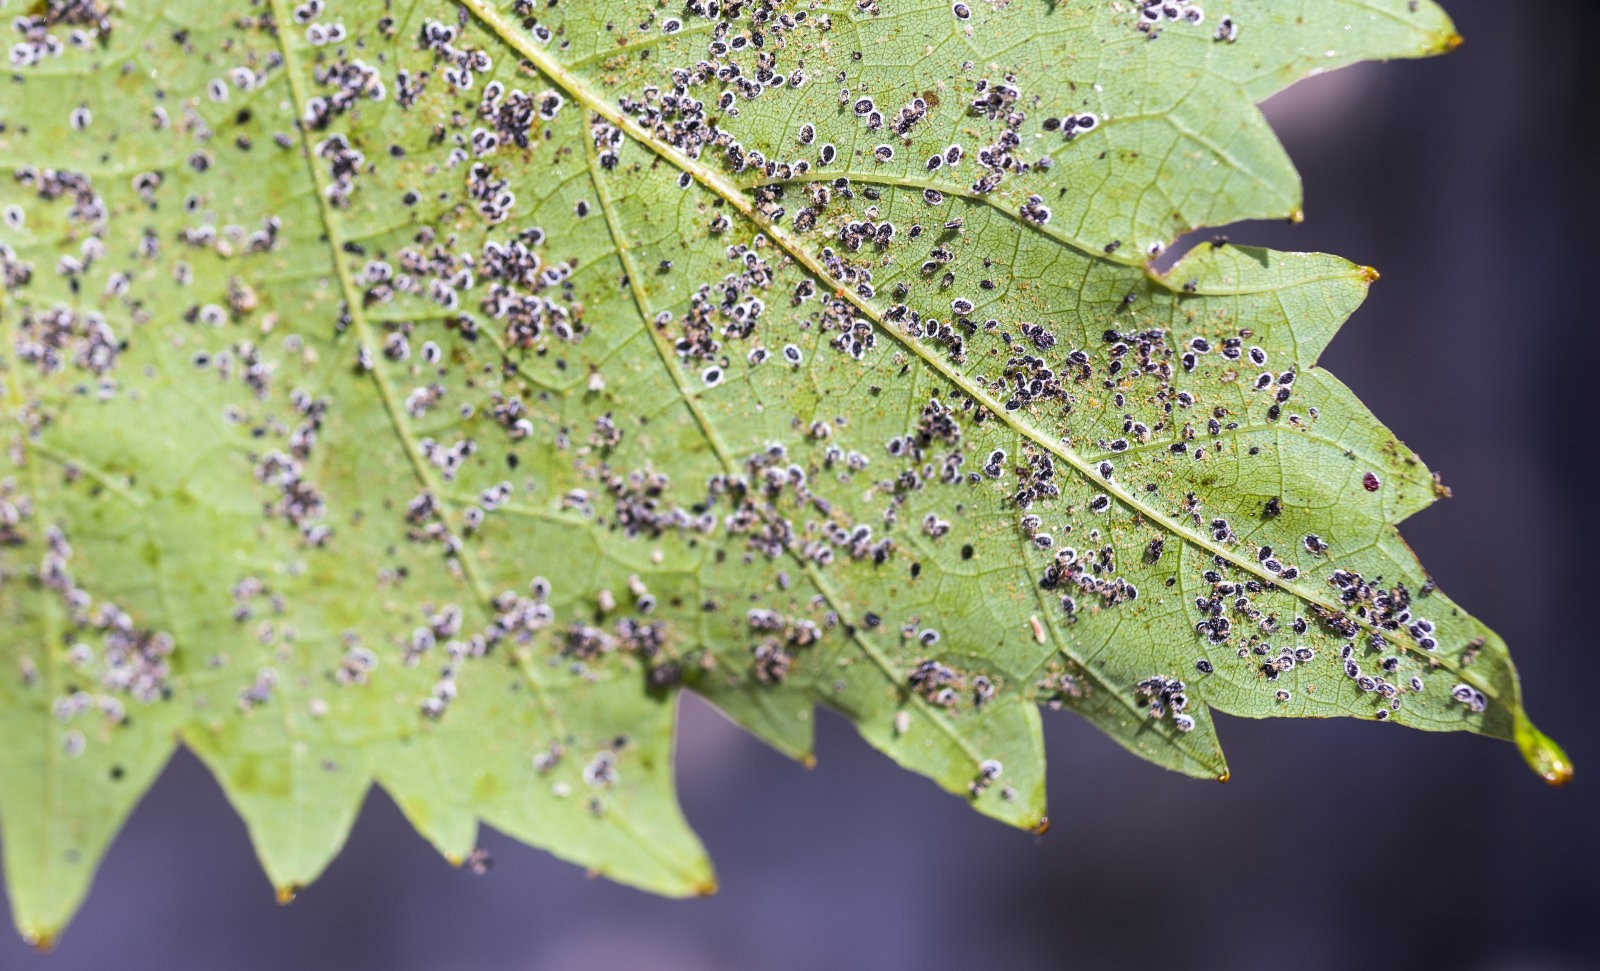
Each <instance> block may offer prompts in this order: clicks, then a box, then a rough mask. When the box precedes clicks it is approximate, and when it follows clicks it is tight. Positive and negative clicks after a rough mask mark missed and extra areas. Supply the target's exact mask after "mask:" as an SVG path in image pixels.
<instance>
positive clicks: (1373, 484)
mask: <svg viewBox="0 0 1600 971" xmlns="http://www.w3.org/2000/svg"><path fill="white" fill-rule="evenodd" d="M1380 485H1382V483H1381V482H1379V481H1378V473H1376V472H1368V473H1367V474H1366V475H1363V476H1362V477H1361V488H1363V489H1365V490H1367V491H1368V492H1377V491H1378V487H1379V486H1380Z"/></svg>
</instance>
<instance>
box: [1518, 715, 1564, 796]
mask: <svg viewBox="0 0 1600 971" xmlns="http://www.w3.org/2000/svg"><path fill="white" fill-rule="evenodd" d="M1516 740H1517V747H1518V748H1519V749H1521V750H1522V757H1523V758H1524V759H1526V760H1527V762H1528V767H1529V768H1530V769H1532V770H1533V771H1534V772H1535V773H1536V774H1537V775H1538V776H1539V778H1541V779H1543V780H1544V781H1545V782H1547V783H1549V784H1550V785H1552V786H1554V787H1556V788H1558V789H1559V788H1561V787H1562V786H1564V785H1566V784H1567V783H1569V782H1571V781H1572V773H1573V766H1572V760H1571V759H1570V758H1568V757H1567V753H1566V752H1565V751H1563V750H1562V748H1561V746H1560V745H1557V744H1556V742H1555V740H1554V739H1552V738H1551V737H1550V736H1548V735H1546V734H1545V733H1544V732H1541V731H1539V730H1538V729H1537V728H1534V727H1533V723H1532V722H1530V721H1528V719H1527V718H1526V717H1525V716H1524V717H1522V718H1520V719H1518V721H1517V728H1516Z"/></svg>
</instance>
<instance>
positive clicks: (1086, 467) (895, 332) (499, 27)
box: [273, 0, 1499, 698]
mask: <svg viewBox="0 0 1600 971" xmlns="http://www.w3.org/2000/svg"><path fill="white" fill-rule="evenodd" d="M273 2H274V4H275V5H277V4H281V3H282V2H283V0H273ZM460 2H461V4H462V6H463V7H465V8H466V9H467V10H468V11H470V12H471V13H472V14H473V15H474V16H475V17H477V18H478V20H479V21H481V22H482V23H483V24H484V25H485V26H486V27H488V28H489V30H490V31H492V32H493V33H494V34H495V35H497V36H498V37H499V38H500V39H501V41H503V42H504V43H505V44H506V45H507V46H509V47H510V48H511V49H512V50H514V51H516V52H517V53H518V54H520V55H522V56H523V57H525V58H526V59H527V60H528V61H529V62H530V63H532V64H533V66H534V67H535V68H537V69H538V70H539V71H540V73H542V74H544V75H545V76H546V77H547V78H549V79H550V81H551V82H552V83H553V84H555V85H557V86H558V87H560V88H561V89H562V90H563V91H565V92H566V93H567V95H568V96H570V97H571V98H572V99H573V100H574V101H576V102H578V103H579V104H581V105H583V106H584V107H585V108H588V109H589V110H591V111H593V112H595V113H596V114H598V115H600V116H601V117H602V118H604V119H605V120H606V121H608V122H610V123H611V124H612V125H615V126H616V127H617V128H620V129H621V130H623V131H625V132H627V133H628V135H629V136H630V137H631V138H633V139H634V140H635V141H637V142H638V143H639V144H641V145H643V146H645V147H646V148H648V149H650V150H651V151H652V152H654V153H655V154H656V155H658V156H660V157H661V158H662V159H663V160H665V161H667V162H668V163H670V164H672V165H673V166H674V167H676V168H677V169H679V170H680V171H682V172H686V173H688V175H689V176H690V177H691V178H693V179H694V180H695V181H696V182H699V183H700V184H701V185H702V186H704V187H705V188H707V189H709V190H711V191H712V192H714V193H715V194H716V195H717V196H718V197H719V198H721V199H723V200H724V201H725V202H726V203H727V204H728V205H731V206H733V207H734V209H736V210H737V211H738V212H739V213H740V215H742V216H744V217H745V218H746V219H749V220H750V221H751V222H753V223H754V224H755V225H757V226H758V227H760V228H761V229H762V230H763V231H764V232H766V233H768V234H769V235H770V236H771V238H772V239H773V241H774V242H776V243H777V244H778V245H779V246H780V247H781V248H782V249H783V250H784V251H785V252H786V253H788V254H789V256H790V257H792V258H793V259H794V260H795V261H796V262H798V263H799V264H800V265H801V266H803V267H805V268H806V270H807V271H808V272H810V273H812V274H813V275H814V276H815V277H816V278H817V279H818V280H819V281H824V282H828V281H831V280H832V277H831V276H829V274H828V273H827V271H826V268H825V267H823V266H822V264H821V263H820V262H819V261H818V260H817V259H816V258H815V257H814V256H812V255H811V253H810V252H809V251H808V250H807V249H806V248H805V247H804V246H802V245H800V244H799V242H797V241H796V240H795V239H794V238H793V237H791V235H790V234H789V231H788V230H787V229H785V228H784V227H782V226H780V225H778V224H777V223H775V222H773V221H772V220H770V219H768V218H767V217H766V216H765V215H763V214H762V213H761V212H760V211H759V210H758V209H757V208H756V207H755V205H754V203H753V202H752V201H751V200H750V199H749V197H747V196H746V195H745V194H744V193H743V192H742V191H741V190H740V189H739V188H738V186H737V185H735V184H734V183H733V182H731V181H729V180H728V179H726V178H724V177H723V176H722V175H721V174H719V173H717V172H715V171H713V170H712V169H711V168H710V167H709V166H706V165H704V164H702V163H700V162H699V161H697V160H695V159H692V158H689V157H688V156H686V155H684V154H683V153H682V152H680V151H678V150H677V149H676V148H674V147H672V146H671V145H667V144H665V143H663V142H662V141H661V140H660V139H658V138H656V137H655V135H654V134H652V133H651V132H649V131H648V130H646V129H645V128H644V127H643V126H642V125H640V124H639V123H638V122H637V121H635V120H634V119H633V118H632V117H630V116H628V115H626V114H624V113H623V112H621V111H619V110H618V109H617V108H616V107H615V106H613V105H612V104H611V103H610V102H609V101H607V99H606V98H604V97H603V96H601V94H600V93H598V92H597V91H595V90H594V89H593V88H591V87H590V86H589V84H588V83H587V82H586V81H585V80H584V79H582V78H580V77H578V76H576V75H575V74H573V73H572V72H571V71H570V70H568V69H567V67H566V66H565V65H563V64H562V63H560V62H559V61H557V60H555V59H554V58H552V57H551V56H550V55H549V54H548V53H546V52H545V51H544V50H542V49H540V48H539V47H538V46H537V45H534V44H531V43H529V42H528V41H527V40H526V39H525V38H523V37H522V36H521V34H520V33H519V32H518V31H517V29H516V27H515V26H514V25H513V24H512V23H510V22H509V21H508V20H507V19H506V18H505V16H504V15H503V14H501V13H500V12H499V11H496V10H493V9H490V8H489V7H488V6H487V5H486V4H485V3H484V0H460ZM1146 272H1147V273H1149V274H1150V275H1151V276H1152V278H1154V279H1156V280H1157V281H1159V282H1162V283H1163V284H1165V280H1164V278H1162V277H1160V276H1158V275H1155V274H1154V273H1153V272H1152V271H1149V270H1147V271H1146ZM835 292H836V293H837V294H838V295H839V296H842V297H844V298H845V299H846V300H848V301H849V302H850V303H851V304H852V305H853V306H854V307H855V308H856V309H857V310H859V311H861V313H863V314H865V315H866V316H867V318H868V319H870V320H871V321H872V322H873V324H874V326H876V327H877V328H878V329H879V330H880V331H882V332H883V333H885V334H887V335H888V336H889V337H891V338H892V339H893V340H894V341H895V342H896V343H898V344H900V345H901V346H902V347H904V348H906V349H907V350H908V351H910V352H911V353H912V354H914V355H916V356H917V357H918V358H920V359H921V360H922V361H923V363H924V364H926V365H927V366H928V367H930V368H932V369H933V370H934V371H935V372H937V373H938V374H939V375H940V376H941V377H943V378H944V379H945V380H946V381H949V382H950V384H951V385H953V386H954V387H955V388H957V389H958V390H960V391H961V392H962V393H963V394H966V395H967V396H968V397H970V398H971V399H972V400H974V401H976V402H977V403H979V404H981V405H983V406H984V407H986V408H988V409H989V411H990V412H992V413H993V414H994V415H995V416H996V417H997V418H998V419H999V420H1000V421H1002V422H1004V423H1005V424H1007V425H1009V426H1010V427H1011V428H1012V429H1013V430H1015V431H1016V432H1017V433H1018V434H1020V435H1022V436H1023V437H1025V438H1026V439H1028V440H1029V441H1030V442H1032V443H1033V444H1035V445H1036V446H1038V447H1040V448H1043V449H1044V450H1046V451H1048V452H1050V453H1051V454H1052V455H1054V456H1056V457H1057V458H1058V459H1060V460H1061V461H1063V462H1065V463H1067V464H1068V465H1069V466H1071V467H1072V468H1073V469H1074V470H1076V471H1077V472H1078V474H1079V475H1080V476H1082V477H1083V479H1084V481H1086V482H1089V483H1091V484H1092V485H1093V486H1094V487H1095V488H1097V489H1101V490H1103V491H1105V492H1107V493H1109V494H1110V495H1112V496H1113V497H1114V498H1116V499H1117V501H1119V502H1121V503H1122V504H1123V505H1124V506H1125V507H1127V508H1129V509H1131V510H1133V511H1134V512H1136V513H1138V514H1140V515H1141V516H1144V517H1145V518H1146V519H1148V520H1150V521H1153V522H1155V523H1159V524H1161V525H1160V527H1159V528H1161V529H1163V530H1164V531H1166V532H1168V533H1169V534H1171V535H1173V536H1176V537H1178V538H1180V539H1182V540H1183V541H1184V542H1186V543H1189V544H1191V545H1193V546H1195V547H1197V548H1198V549H1200V550H1203V551H1204V552H1206V553H1208V554H1210V555H1212V556H1216V557H1220V558H1221V559H1222V560H1224V561H1226V562H1228V563H1229V564H1231V565H1232V566H1233V567H1235V568H1236V569H1239V570H1243V571H1244V572H1245V573H1248V574H1250V575H1251V576H1254V577H1256V578H1257V579H1259V580H1261V581H1262V582H1264V583H1267V584H1270V585H1271V586H1272V587H1275V588H1280V589H1284V590H1287V591H1288V592H1290V593H1291V594H1292V595H1293V596H1295V597H1297V598H1299V599H1300V600H1302V601H1304V602H1305V603H1308V604H1312V605H1315V606H1318V607H1321V608H1323V609H1325V610H1329V611H1333V612H1335V613H1341V614H1342V613H1345V611H1344V608H1343V607H1342V606H1341V605H1340V604H1338V603H1336V602H1334V601H1333V600H1330V599H1328V598H1325V597H1322V596H1319V595H1317V594H1315V593H1312V592H1310V591H1307V590H1306V589H1304V588H1303V587H1300V586H1285V585H1284V584H1283V583H1282V582H1281V580H1280V579H1279V578H1278V577H1276V576H1274V575H1273V574H1271V573H1269V572H1267V571H1266V570H1265V569H1264V568H1262V567H1261V566H1259V565H1258V564H1256V563H1254V562H1252V561H1251V560H1250V559H1249V558H1248V557H1244V556H1240V555H1239V554H1236V553H1234V552H1232V551H1231V550H1228V549H1226V548H1224V547H1221V546H1218V545H1216V544H1215V543H1212V542H1211V541H1209V540H1207V539H1206V538H1205V537H1203V536H1201V535H1199V534H1196V533H1194V532H1191V531H1190V530H1188V529H1186V528H1184V527H1183V526H1182V525H1181V524H1179V523H1174V522H1173V521H1172V520H1171V517H1168V516H1166V515H1164V514H1162V513H1161V512H1159V511H1158V510H1155V509H1151V508H1148V507H1146V506H1145V505H1143V504H1142V503H1141V502H1139V501H1138V499H1137V497H1136V496H1135V495H1134V494H1132V493H1130V492H1129V491H1128V490H1126V489H1124V488H1123V487H1122V486H1120V485H1119V484H1117V483H1115V482H1103V481H1101V480H1100V479H1099V477H1098V476H1097V475H1096V474H1095V473H1094V468H1093V465H1092V464H1091V463H1090V462H1088V461H1087V460H1086V459H1084V458H1083V457H1082V456H1080V455H1078V454H1077V452H1075V451H1074V450H1073V449H1071V448H1070V447H1068V446H1066V445H1063V444H1060V443H1058V442H1055V441H1053V440H1052V439H1051V438H1050V437H1049V436H1046V435H1044V434H1042V433H1040V432H1039V431H1038V430H1036V429H1035V428H1033V426H1032V425H1030V424H1028V423H1026V422H1023V421H1021V420H1020V419H1018V418H1017V417H1016V416H1015V414H1014V413H1012V412H1008V411H1006V410H1005V408H1004V407H1003V405H1001V403H1000V402H997V401H995V400H994V399H993V398H991V397H990V396H989V395H988V394H987V393H986V392H985V391H983V390H982V389H981V388H979V387H978V386H977V385H976V384H975V383H974V382H973V381H972V380H971V379H969V378H967V377H966V376H965V375H964V374H962V373H961V372H959V371H957V370H955V369H954V368H953V367H951V366H950V365H949V364H948V363H946V362H945V361H944V360H942V359H941V358H939V357H937V356H935V355H932V354H929V353H928V352H927V350H926V349H925V348H923V347H922V345H921V344H918V343H916V342H913V341H911V340H909V339H907V337H906V336H905V335H904V334H902V333H901V332H900V331H899V329H898V328H894V327H890V326H888V325H886V324H885V323H884V320H883V314H882V312H881V311H880V310H878V309H877V308H876V307H875V306H873V305H872V304H871V303H869V302H868V301H867V300H865V299H864V298H862V297H861V296H859V295H858V294H856V293H855V292H854V291H852V290H850V289H849V288H848V287H838V288H835ZM1350 619H1351V620H1352V621H1354V622H1355V623H1356V625H1357V626H1358V627H1359V628H1361V629H1363V630H1367V631H1371V632H1374V633H1380V634H1382V635H1383V636H1385V637H1389V636H1396V639H1397V640H1400V642H1401V647H1403V648H1404V649H1405V650H1408V651H1410V652H1412V653H1413V654H1416V655H1418V656H1420V657H1423V658H1426V659H1427V660H1428V661H1429V662H1430V663H1432V664H1437V665H1439V666H1440V667H1443V668H1444V669H1446V670H1448V671H1450V672H1452V673H1453V674H1455V675H1456V676H1457V677H1459V678H1461V679H1462V680H1463V681H1467V682H1468V683H1470V684H1472V685H1473V686H1474V687H1476V688H1478V689H1479V690H1481V691H1483V692H1484V694H1485V695H1487V696H1488V697H1490V698H1498V695H1499V693H1498V692H1497V691H1496V690H1495V688H1494V686H1493V685H1491V684H1489V683H1487V682H1485V681H1484V680H1483V679H1482V678H1481V677H1479V676H1478V675H1476V674H1474V673H1472V672H1468V671H1466V670H1463V669H1462V668H1461V667H1460V666H1459V665H1457V664H1456V663H1455V662H1454V661H1453V660H1451V659H1448V658H1444V657H1441V656H1439V655H1438V654H1435V653H1432V652H1428V651H1424V650H1422V648H1420V647H1419V646H1417V645H1416V644H1415V642H1414V641H1412V640H1411V638H1410V637H1409V635H1405V636H1403V637H1402V636H1399V635H1398V634H1397V632H1394V631H1379V630H1378V629H1377V628H1376V627H1374V626H1372V625H1371V624H1370V623H1369V622H1367V621H1365V620H1363V619H1361V618H1358V617H1351V618H1350ZM1063 651H1064V652H1065V649H1064V648H1063Z"/></svg>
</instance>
